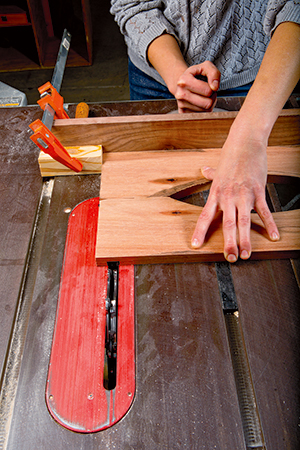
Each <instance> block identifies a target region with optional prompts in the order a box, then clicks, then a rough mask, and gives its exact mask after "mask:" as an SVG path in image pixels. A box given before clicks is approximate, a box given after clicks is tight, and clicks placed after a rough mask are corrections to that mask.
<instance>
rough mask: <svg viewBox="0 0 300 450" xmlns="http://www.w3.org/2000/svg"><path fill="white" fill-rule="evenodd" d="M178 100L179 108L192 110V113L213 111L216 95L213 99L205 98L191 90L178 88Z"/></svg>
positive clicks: (176, 96) (176, 95)
mask: <svg viewBox="0 0 300 450" xmlns="http://www.w3.org/2000/svg"><path fill="white" fill-rule="evenodd" d="M175 98H176V100H177V104H178V108H181V109H185V110H190V111H192V112H201V111H206V112H210V111H212V109H213V107H214V105H215V102H216V94H213V95H212V96H211V97H205V96H203V95H201V93H199V94H195V93H194V92H192V91H190V90H189V89H181V88H178V89H177V91H176V94H175Z"/></svg>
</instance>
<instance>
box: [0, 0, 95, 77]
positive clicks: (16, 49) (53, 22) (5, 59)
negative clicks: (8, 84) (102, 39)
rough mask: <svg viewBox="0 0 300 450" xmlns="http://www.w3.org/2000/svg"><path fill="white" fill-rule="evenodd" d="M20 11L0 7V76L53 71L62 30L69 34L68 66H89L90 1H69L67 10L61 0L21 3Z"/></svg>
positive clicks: (90, 40) (34, 0)
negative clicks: (38, 70) (19, 72)
mask: <svg viewBox="0 0 300 450" xmlns="http://www.w3.org/2000/svg"><path fill="white" fill-rule="evenodd" d="M7 3H9V0H7ZM79 4H80V8H79V7H78V6H79ZM23 5H24V6H23ZM22 7H23V8H24V9H21V8H19V7H17V6H14V5H12V4H11V5H6V6H2V7H0V18H1V16H2V17H3V19H2V21H1V20H0V56H1V58H0V72H7V71H16V70H18V71H20V70H33V69H39V68H53V67H54V66H55V63H56V59H57V54H58V49H59V45H60V42H61V37H62V35H63V30H64V29H65V28H66V29H67V30H68V31H69V32H70V33H71V34H72V40H71V48H70V52H69V56H68V60H67V66H71V67H76V66H87V65H91V64H92V26H91V14H90V4H89V0H79V1H77V2H76V0H71V1H70V2H68V7H69V9H66V8H67V6H66V5H65V3H64V2H60V0H51V1H50V0H23V3H22ZM70 8H71V9H70ZM25 9H26V11H25ZM73 9H74V11H76V13H75V12H74V11H73ZM2 13H3V14H2Z"/></svg>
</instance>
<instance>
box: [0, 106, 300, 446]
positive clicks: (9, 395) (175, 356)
mask: <svg viewBox="0 0 300 450" xmlns="http://www.w3.org/2000/svg"><path fill="white" fill-rule="evenodd" d="M218 106H219V107H225V108H227V109H232V110H234V109H238V108H239V106H240V100H239V99H236V98H233V99H221V100H220V101H219V104H218ZM292 106H295V105H294V104H293V105H292ZM172 108H174V102H172V101H159V102H126V103H119V104H118V103H115V104H102V105H90V110H91V112H92V114H94V115H95V116H100V115H102V116H105V115H127V114H145V113H147V114H149V113H164V112H169V111H170V110H172ZM69 112H70V116H71V117H74V113H75V106H71V107H70V111H69ZM40 117H41V112H40V110H39V108H38V107H26V108H15V109H6V110H5V109H2V110H1V109H0V158H1V166H0V171H1V177H0V185H1V197H0V211H1V219H0V229H1V234H0V237H1V260H0V280H1V282H0V308H1V315H0V364H1V371H2V377H1V388H2V391H1V405H0V413H1V415H0V449H8V450H32V449H33V448H34V449H43V450H48V449H49V450H50V449H51V450H52V449H53V448H55V449H57V450H60V449H64V450H65V449H72V450H73V449H74V450H76V449H84V450H92V449H95V450H96V449H99V450H102V449H107V448H114V449H120V450H121V449H122V450H123V449H125V450H126V449H135V450H140V449H141V450H142V449H147V450H150V449H153V450H154V449H155V450H156V449H171V450H172V449H180V450H181V449H185V448H186V449H189V450H191V449H209V450H211V449H218V450H226V449H228V450H229V449H230V450H240V449H250V448H265V449H268V450H283V449H289V450H290V449H292V450H296V449H299V447H300V396H299V394H300V383H299V381H300V380H299V377H300V358H299V345H300V323H299V321H300V302H299V300H300V298H299V297H300V296H299V285H298V282H297V279H298V280H299V262H298V261H291V260H272V261H268V260H267V261H250V262H249V261H246V262H245V261H238V262H237V263H236V264H234V265H232V266H230V268H231V271H229V278H231V279H230V280H229V285H227V283H226V276H228V267H227V266H216V265H215V264H214V263H191V264H165V265H158V264H157V265H141V266H136V267H135V310H136V393H135V399H134V402H133V405H132V407H131V409H130V410H129V412H128V413H127V415H126V416H125V417H124V418H123V419H122V420H121V421H120V422H119V423H117V424H116V425H114V426H113V427H111V428H109V429H107V430H104V431H101V432H98V433H94V434H80V433H74V432H71V431H69V430H67V429H65V428H63V427H62V426H60V425H59V424H57V423H56V422H55V421H54V420H53V419H52V417H51V416H50V414H49V412H48V410H47V406H46V402H45V388H46V380H47V372H48V364H49V358H50V350H51V344H52V335H53V328H54V322H55V312H56V306H57V297H58V292H59V283H60V276H61V267H62V262H63V255H64V245H65V238H66V230H67V224H68V217H69V213H70V210H71V209H72V208H73V207H75V206H76V205H77V204H78V203H80V202H81V201H84V200H86V199H89V198H93V197H97V196H98V195H99V187H100V179H101V176H100V175H88V176H80V175H76V176H71V177H57V178H55V179H52V180H48V181H44V183H43V181H42V179H41V177H40V173H39V167H38V162H37V156H38V149H37V148H36V147H35V146H34V144H33V143H32V142H31V141H30V139H29V135H30V130H29V128H28V126H29V124H30V123H31V122H32V121H33V120H35V119H37V118H40ZM268 192H269V195H270V197H271V200H272V202H273V205H275V208H277V209H278V208H279V207H280V203H279V201H280V195H279V197H278V195H277V191H276V189H275V188H274V186H273V185H271V186H269V189H268ZM188 201H194V199H193V198H192V199H189V200H188ZM34 227H35V231H36V236H37V239H36V240H34V241H33V242H31V234H32V229H33V228H34ZM28 249H31V252H29V254H28ZM223 269H225V272H226V271H227V272H226V273H227V275H226V274H225V275H226V276H225V278H223V281H224V280H225V283H224V285H221V284H222V283H220V271H222V270H223ZM31 272H32V273H31ZM30 273H31V276H32V277H31V281H30V285H29V286H28V282H27V284H26V279H27V278H26V277H25V275H28V274H29V275H30ZM217 273H218V274H219V275H218V276H217ZM221 280H222V278H221ZM228 286H229V288H231V291H230V289H229V288H228ZM228 289H229V290H228ZM231 297H232V298H233V300H236V301H237V305H238V312H239V314H236V313H235V315H231V316H230V321H233V322H235V323H234V324H233V325H234V326H237V328H235V330H237V331H236V333H237V334H238V337H239V336H240V337H241V339H242V340H241V341H239V342H238V344H237V347H236V350H233V349H234V348H235V347H234V345H235V343H234V342H232V340H234V339H232V338H235V337H236V336H234V335H232V334H230V333H232V329H231V328H230V327H231V325H230V323H229V321H228V317H229V316H226V314H224V310H223V309H222V300H223V306H224V300H226V301H227V300H228V299H229V301H230V298H231ZM227 308H228V306H227ZM227 312H228V311H227ZM230 329H231V331H230ZM233 329H234V328H233ZM228 330H229V331H228ZM228 333H229V334H228ZM238 337H237V341H238ZM241 343H242V347H243V348H241V349H239V347H238V346H239V345H240V344H241ZM238 351H241V354H242V360H241V359H240V360H238V359H237V360H236V361H235V355H234V354H235V353H236V354H237V353H238ZM243 358H244V359H243ZM239 363H240V364H242V365H243V364H244V366H245V367H246V371H247V370H249V373H248V382H249V383H250V384H251V386H252V388H253V391H251V392H252V394H251V392H250V394H251V395H253V396H254V398H253V399H252V400H254V403H253V402H252V406H253V404H254V406H255V408H256V410H257V421H256V422H255V423H254V422H251V419H252V417H251V415H249V414H248V413H247V412H245V411H246V410H247V407H248V404H247V403H246V404H243V401H244V400H245V395H244V394H245V392H244V391H247V389H248V388H247V386H246V387H244V388H243V387H241V383H240V381H239V372H240V371H243V370H245V367H244V368H243V367H242V368H240V367H238V364H239ZM246 375H247V374H246ZM242 381H243V380H242ZM66 395H68V392H66ZM243 399H244V400H243ZM245 401H248V400H247V399H246V400H245ZM247 414H248V416H247ZM247 418H248V419H249V423H248V424H247V423H245V420H247ZM251 433H252V435H251ZM259 439H260V442H259ZM255 442H256V443H255Z"/></svg>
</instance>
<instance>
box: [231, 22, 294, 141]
mask: <svg viewBox="0 0 300 450" xmlns="http://www.w3.org/2000/svg"><path fill="white" fill-rule="evenodd" d="M299 77H300V26H299V25H297V24H295V23H293V22H284V23H282V24H280V25H279V26H278V27H277V29H276V30H275V32H274V34H273V37H272V39H271V41H270V44H269V46H268V48H267V50H266V53H265V56H264V58H263V61H262V64H261V67H260V70H259V72H258V74H257V77H256V80H255V82H254V84H253V86H252V88H251V89H250V91H249V93H248V95H247V97H246V100H245V102H244V104H243V106H242V108H241V110H240V113H239V114H238V116H237V119H236V121H235V123H234V125H233V127H232V131H233V132H234V133H244V135H247V136H250V135H251V136H252V138H254V139H258V140H262V141H265V142H266V143H267V140H268V137H269V135H270V132H271V130H272V127H273V125H274V123H275V121H276V119H277V117H278V115H279V113H280V111H281V109H282V107H283V106H284V104H285V102H286V101H287V99H288V97H289V95H290V94H291V92H292V91H293V89H294V87H295V85H296V84H297V81H298V80H299Z"/></svg>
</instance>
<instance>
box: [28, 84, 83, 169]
mask: <svg viewBox="0 0 300 450" xmlns="http://www.w3.org/2000/svg"><path fill="white" fill-rule="evenodd" d="M39 93H40V94H41V99H40V100H38V104H39V105H40V107H41V108H42V109H43V110H44V111H45V109H47V108H48V111H49V109H50V108H52V110H53V111H54V118H55V119H68V118H69V116H68V114H67V113H66V111H65V110H64V107H63V97H62V96H61V95H60V94H59V93H58V92H57V90H56V89H55V88H54V87H53V86H52V84H51V83H50V82H47V83H45V84H44V85H43V86H41V87H40V88H39ZM50 111H51V109H50ZM53 111H52V114H53ZM29 126H30V128H31V129H32V130H33V131H34V134H33V135H32V136H30V139H31V140H32V141H33V142H34V143H35V144H36V145H37V146H38V147H39V148H40V150H42V151H43V152H45V153H48V154H49V155H50V156H51V157H52V158H53V159H55V160H56V161H58V162H60V163H61V164H63V165H64V166H66V167H68V168H69V169H71V170H74V171H75V172H80V171H81V170H82V164H81V162H80V161H78V160H77V159H76V158H72V157H71V156H70V155H69V153H68V152H67V150H66V149H65V148H64V146H63V145H62V144H61V143H60V141H59V140H58V139H57V138H56V137H55V136H54V134H53V133H52V132H51V131H50V130H49V128H48V127H47V126H46V125H45V124H44V123H43V122H42V121H41V120H39V119H38V120H36V121H35V122H33V123H32V124H31V125H29Z"/></svg>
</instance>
